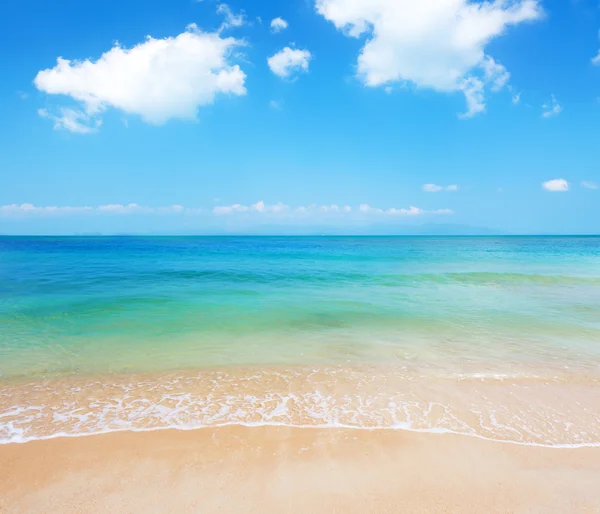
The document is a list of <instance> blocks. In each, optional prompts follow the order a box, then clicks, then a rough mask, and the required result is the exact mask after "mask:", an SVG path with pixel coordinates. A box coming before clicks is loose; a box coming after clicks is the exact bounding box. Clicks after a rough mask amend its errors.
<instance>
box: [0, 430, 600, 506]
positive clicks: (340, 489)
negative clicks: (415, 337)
mask: <svg viewBox="0 0 600 514" xmlns="http://www.w3.org/2000/svg"><path fill="white" fill-rule="evenodd" d="M599 484H600V448H578V449H552V448H540V447H529V446H517V445H514V444H505V443H496V442H490V441H484V440H479V439H476V438H472V437H465V436H455V435H436V434H418V433H410V432H403V431H393V430H389V431H387V430H380V431H368V430H350V429H334V428H331V429H310V428H304V429H303V428H286V427H256V428H248V427H239V426H237V427H236V426H232V427H223V428H207V429H200V430H192V431H187V432H182V431H176V430H163V431H156V432H146V433H132V432H122V433H115V434H107V435H95V436H88V437H77V438H58V439H51V440H46V441H34V442H29V443H25V444H6V445H1V446H0V512H11V513H12V512H19V513H21V512H39V513H62V512H65V513H75V512H77V513H80V512H86V513H87V512H90V513H96V512H98V513H100V512H102V513H116V512H119V513H121V512H124V513H128V512H132V513H133V512H136V513H137V512H144V513H152V512H157V513H158V512H160V513H164V512H203V513H210V512H260V513H264V512H303V513H304V512H310V513H314V512H344V513H347V512H361V513H363V512H407V513H419V512H460V513H465V512H477V513H493V512H498V513H500V512H502V513H505V512H518V513H521V512H522V513H525V512H544V513H547V512H557V513H567V512H568V513H571V512H578V513H579V512H587V513H592V512H600V487H599V486H598V485H599Z"/></svg>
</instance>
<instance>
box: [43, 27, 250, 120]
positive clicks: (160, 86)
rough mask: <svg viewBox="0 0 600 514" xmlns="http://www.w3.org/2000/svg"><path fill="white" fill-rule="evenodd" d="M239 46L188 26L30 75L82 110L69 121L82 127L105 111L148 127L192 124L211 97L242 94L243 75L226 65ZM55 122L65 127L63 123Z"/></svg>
mask: <svg viewBox="0 0 600 514" xmlns="http://www.w3.org/2000/svg"><path fill="white" fill-rule="evenodd" d="M241 44H242V42H241V41H239V40H237V39H234V38H231V37H229V38H222V37H221V36H220V34H219V33H207V32H202V31H200V30H199V29H198V27H197V26H196V25H195V24H192V25H190V26H189V27H188V28H187V30H186V31H185V32H183V33H181V34H179V35H178V36H176V37H167V38H164V39H154V38H152V37H148V38H147V39H146V40H145V41H144V42H142V43H139V44H137V45H136V46H134V47H133V48H129V49H127V48H123V47H121V46H119V45H118V44H117V45H115V46H114V47H113V48H112V49H110V50H109V51H108V52H105V53H104V54H102V56H101V57H100V58H99V59H98V60H96V61H92V60H89V59H86V60H85V61H69V60H67V59H63V58H62V57H59V58H58V59H57V64H56V66H55V67H54V68H51V69H47V70H43V71H40V72H39V73H38V74H37V75H36V77H35V80H34V83H35V85H36V87H37V88H38V89H39V90H40V91H44V92H45V93H48V94H51V95H66V96H70V97H71V98H73V99H74V100H76V101H77V102H80V103H81V104H82V107H83V111H74V112H79V113H84V114H83V116H87V120H84V119H83V118H82V115H79V118H77V117H75V118H73V116H71V117H70V118H69V119H70V120H71V121H73V120H75V122H77V123H78V124H79V125H81V126H86V127H88V128H89V127H90V125H91V126H93V125H94V124H95V123H97V122H95V121H92V119H95V120H97V119H99V118H98V117H99V116H100V115H101V113H102V112H103V111H104V110H105V109H107V108H109V107H113V108H116V109H120V110H122V111H124V112H126V113H130V114H137V115H139V116H141V117H142V118H143V119H144V120H145V121H147V122H149V123H152V124H161V123H164V122H166V121H167V120H169V119H171V118H178V119H188V120H193V119H195V118H196V114H197V111H198V108H199V107H200V106H203V105H208V104H210V103H212V102H213V100H214V98H215V96H216V95H217V94H234V95H244V94H245V93H246V88H245V86H244V82H245V79H246V75H245V74H244V72H243V71H242V70H241V69H240V67H239V66H238V65H237V64H231V62H230V55H231V53H232V50H233V49H234V48H236V47H237V46H239V45H241ZM62 118H64V110H63V114H62V115H61V116H57V117H54V118H52V119H54V121H55V123H57V119H62ZM83 121H86V122H88V124H87V125H85V124H84V123H83ZM90 122H91V123H90ZM58 123H59V126H60V125H61V124H62V125H63V126H65V127H66V123H67V122H63V121H60V122H58ZM73 126H76V125H73ZM79 128H81V127H79Z"/></svg>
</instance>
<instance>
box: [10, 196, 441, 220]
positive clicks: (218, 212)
mask: <svg viewBox="0 0 600 514" xmlns="http://www.w3.org/2000/svg"><path fill="white" fill-rule="evenodd" d="M77 213H79V214H97V215H98V214H104V215H131V214H208V215H210V214H212V215H215V216H218V217H220V216H230V215H236V214H255V215H272V216H283V217H288V218H290V217H304V216H310V215H338V216H346V215H351V214H353V215H358V216H363V215H385V216H420V215H426V214H453V211H451V210H450V209H436V210H430V211H428V210H424V209H420V208H418V207H414V206H410V207H409V208H406V209H405V208H394V207H392V208H388V209H382V208H379V207H371V206H370V205H368V204H360V206H359V207H358V208H352V207H351V206H349V205H344V206H339V205H337V204H331V205H316V204H311V205H308V206H299V207H291V206H289V205H286V204H284V203H281V202H279V203H276V204H266V203H265V202H263V201H262V200H261V201H259V202H256V203H254V204H251V205H243V204H232V205H217V206H215V207H213V208H212V209H204V208H187V207H184V206H182V205H170V206H166V207H148V206H143V205H139V204H136V203H130V204H107V205H100V206H98V207H90V206H36V205H33V204H30V203H24V204H10V205H3V206H0V215H2V216H28V215H61V214H63V215H65V214H77Z"/></svg>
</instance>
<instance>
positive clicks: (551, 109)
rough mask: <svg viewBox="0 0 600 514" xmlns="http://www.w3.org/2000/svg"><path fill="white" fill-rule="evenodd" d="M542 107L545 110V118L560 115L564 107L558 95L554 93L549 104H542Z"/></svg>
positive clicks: (543, 114) (543, 115)
mask: <svg viewBox="0 0 600 514" xmlns="http://www.w3.org/2000/svg"><path fill="white" fill-rule="evenodd" d="M542 109H543V110H544V112H543V113H542V117H544V118H551V117H552V116H558V115H559V114H560V113H561V111H562V107H561V106H560V104H559V103H558V102H557V101H556V97H555V96H554V95H552V97H551V102H550V103H549V104H544V105H542Z"/></svg>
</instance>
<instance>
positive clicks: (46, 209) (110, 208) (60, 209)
mask: <svg viewBox="0 0 600 514" xmlns="http://www.w3.org/2000/svg"><path fill="white" fill-rule="evenodd" d="M186 211H188V209H185V208H184V207H183V206H181V205H170V206H167V207H146V206H143V205H138V204H137V203H129V204H108V205H99V206H97V207H90V206H69V205H62V206H56V205H50V206H38V205H33V204H31V203H22V204H10V205H2V206H0V214H3V215H17V216H22V215H29V214H33V215H48V214H78V213H79V214H82V213H88V214H94V213H96V214H151V213H158V214H167V213H182V212H186Z"/></svg>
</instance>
